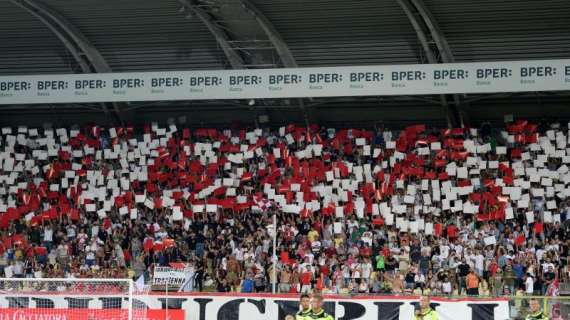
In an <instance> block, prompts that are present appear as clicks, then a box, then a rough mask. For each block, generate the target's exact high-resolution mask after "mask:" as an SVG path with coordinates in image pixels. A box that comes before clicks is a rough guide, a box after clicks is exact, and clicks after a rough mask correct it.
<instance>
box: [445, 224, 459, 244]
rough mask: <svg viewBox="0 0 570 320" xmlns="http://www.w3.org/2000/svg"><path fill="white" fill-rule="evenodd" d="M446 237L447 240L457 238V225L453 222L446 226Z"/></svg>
mask: <svg viewBox="0 0 570 320" xmlns="http://www.w3.org/2000/svg"><path fill="white" fill-rule="evenodd" d="M447 238H448V239H449V241H455V240H456V239H457V227H456V226H455V225H454V224H451V225H449V226H447Z"/></svg>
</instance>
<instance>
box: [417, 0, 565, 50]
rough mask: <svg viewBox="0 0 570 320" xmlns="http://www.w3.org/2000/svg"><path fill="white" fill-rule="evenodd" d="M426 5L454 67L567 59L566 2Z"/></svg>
mask: <svg viewBox="0 0 570 320" xmlns="http://www.w3.org/2000/svg"><path fill="white" fill-rule="evenodd" d="M424 1H425V2H426V4H427V6H428V7H429V9H430V11H431V12H432V14H433V15H434V16H435V18H436V20H437V22H438V23H439V26H440V28H441V29H442V32H443V33H444V34H445V36H446V37H447V40H448V42H449V44H450V46H451V50H452V51H453V54H454V56H455V59H456V60H457V61H485V60H517V59H556V58H568V57H570V23H569V22H570V1H567V0H540V1H536V0H479V1H470V0H424Z"/></svg>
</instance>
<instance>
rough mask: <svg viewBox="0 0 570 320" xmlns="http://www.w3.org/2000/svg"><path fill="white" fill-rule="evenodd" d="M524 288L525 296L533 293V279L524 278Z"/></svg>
mask: <svg viewBox="0 0 570 320" xmlns="http://www.w3.org/2000/svg"><path fill="white" fill-rule="evenodd" d="M525 287H526V290H525V292H526V293H527V294H532V293H533V291H534V279H533V278H532V277H528V278H526V281H525Z"/></svg>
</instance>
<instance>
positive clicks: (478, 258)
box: [473, 250, 485, 277]
mask: <svg viewBox="0 0 570 320" xmlns="http://www.w3.org/2000/svg"><path fill="white" fill-rule="evenodd" d="M473 260H474V262H475V271H476V272H477V274H478V275H479V276H480V277H482V276H483V268H484V264H485V257H484V256H483V255H482V254H481V252H480V251H479V250H477V253H476V254H475V257H474V259H473Z"/></svg>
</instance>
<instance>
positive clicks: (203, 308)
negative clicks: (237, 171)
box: [0, 293, 510, 320]
mask: <svg viewBox="0 0 570 320" xmlns="http://www.w3.org/2000/svg"><path fill="white" fill-rule="evenodd" d="M127 297H128V296H126V295H101V294H91V295H87V294H83V295H78V294H69V295H68V294H53V293H52V294H42V293H38V294H33V295H31V294H30V293H27V294H14V293H4V294H0V308H15V307H17V305H20V306H21V307H28V308H31V309H32V310H33V308H35V307H36V304H40V305H41V306H46V305H50V306H53V308H63V309H65V308H77V306H78V305H82V303H81V301H82V300H84V301H87V302H86V303H87V305H86V306H87V307H88V308H93V309H105V308H113V307H114V308H116V307H117V306H118V305H117V304H118V303H122V307H123V308H128V299H127ZM22 298H24V299H23V300H22ZM25 298H28V299H25ZM112 298H115V299H117V301H114V300H110V299H112ZM134 298H135V299H136V300H137V301H138V302H137V306H138V307H137V308H138V309H140V308H141V305H140V303H144V305H146V307H148V308H149V309H153V310H156V309H165V308H166V302H165V298H166V296H165V295H163V294H149V295H138V294H135V295H134ZM47 300H49V301H51V302H52V303H46V301H47ZM418 301H419V298H418V297H396V296H377V297H357V298H343V297H338V296H334V297H332V296H329V297H327V296H325V306H324V308H325V310H326V312H327V313H329V314H331V315H333V317H334V319H350V320H396V319H400V320H409V319H412V317H413V313H414V304H417V303H418ZM431 304H432V307H433V308H434V309H435V310H436V311H437V312H438V313H439V318H440V319H443V320H457V319H461V320H472V319H473V320H474V319H481V320H505V319H510V316H509V303H508V300H507V299H445V298H436V297H433V298H432V299H431ZM168 306H169V309H182V310H184V312H185V319H187V320H190V319H192V320H217V319H224V320H283V319H284V318H285V316H286V315H288V314H294V313H295V312H297V311H298V309H299V304H298V297H297V296H291V295H276V296H272V295H268V294H267V295H256V294H253V295H247V294H175V295H168ZM84 307H85V306H84ZM475 315H476V316H475ZM458 316H459V318H458Z"/></svg>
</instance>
